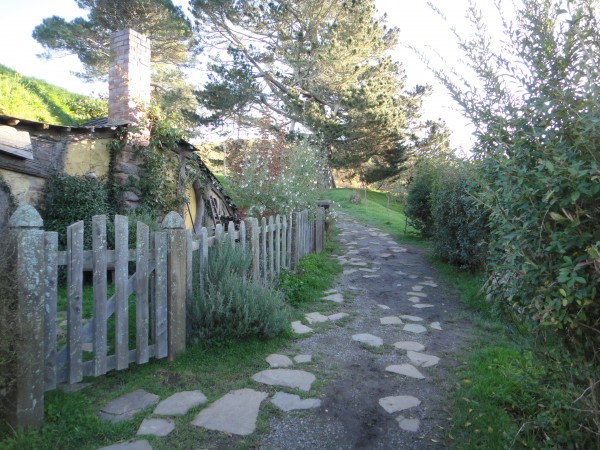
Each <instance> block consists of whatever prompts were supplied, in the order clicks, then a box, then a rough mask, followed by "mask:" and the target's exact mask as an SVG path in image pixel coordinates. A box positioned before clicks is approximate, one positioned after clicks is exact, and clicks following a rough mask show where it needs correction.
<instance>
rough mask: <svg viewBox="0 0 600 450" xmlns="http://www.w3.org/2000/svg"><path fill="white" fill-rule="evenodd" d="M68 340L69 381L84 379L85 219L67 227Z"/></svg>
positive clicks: (76, 381)
mask: <svg viewBox="0 0 600 450" xmlns="http://www.w3.org/2000/svg"><path fill="white" fill-rule="evenodd" d="M67 254H68V261H67V305H68V306H67V342H68V345H69V383H78V382H80V381H81V380H82V379H83V366H82V339H81V328H82V300H83V221H79V222H77V223H74V224H73V225H70V226H69V227H67Z"/></svg>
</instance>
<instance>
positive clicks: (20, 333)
mask: <svg viewBox="0 0 600 450" xmlns="http://www.w3.org/2000/svg"><path fill="white" fill-rule="evenodd" d="M43 224H44V222H43V221H42V218H41V217H40V215H39V213H38V212H37V211H36V210H35V208H33V207H32V206H30V205H23V206H20V207H19V208H18V209H17V210H16V211H15V213H14V214H13V215H12V216H11V218H10V219H9V221H8V226H9V230H10V233H11V234H12V235H13V236H14V237H15V242H16V245H17V267H16V268H17V280H19V283H18V288H17V305H16V306H17V308H16V311H15V313H16V320H15V325H16V330H15V332H16V333H15V334H16V336H17V343H16V345H17V347H16V349H17V352H16V354H17V357H16V387H15V390H14V393H13V398H14V403H13V405H14V406H13V410H12V411H11V412H10V413H9V416H10V417H9V420H10V421H11V423H12V425H13V426H14V427H15V428H17V429H18V430H23V429H26V428H31V427H36V426H39V425H42V423H43V422H44V387H45V386H44V372H45V371H44V365H45V364H44V363H45V354H44V310H45V307H44V280H45V278H46V277H45V270H46V268H45V265H44V254H45V251H44V247H45V242H44V230H42V229H41V228H42V226H43Z"/></svg>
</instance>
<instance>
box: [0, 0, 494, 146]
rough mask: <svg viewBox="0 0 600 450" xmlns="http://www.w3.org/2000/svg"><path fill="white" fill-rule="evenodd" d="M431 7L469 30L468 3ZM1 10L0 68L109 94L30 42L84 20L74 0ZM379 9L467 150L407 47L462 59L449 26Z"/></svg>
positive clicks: (12, 1) (417, 4)
mask: <svg viewBox="0 0 600 450" xmlns="http://www.w3.org/2000/svg"><path fill="white" fill-rule="evenodd" d="M174 3H176V4H179V5H182V6H184V9H187V0H174ZM432 3H433V4H435V5H436V6H438V7H439V8H440V9H442V10H443V11H444V13H445V14H446V15H447V17H448V22H449V23H450V24H452V25H453V26H455V27H457V28H458V29H459V30H460V29H461V28H462V27H464V26H465V20H464V16H465V12H466V9H467V4H468V0H432ZM477 3H478V6H479V7H480V8H481V9H482V10H483V11H484V14H485V15H488V12H489V14H490V16H491V17H495V16H496V15H495V14H494V12H495V10H494V7H493V0H477ZM0 5H2V14H1V15H0V64H3V65H5V66H8V67H10V68H12V69H14V70H16V71H18V72H19V73H21V74H23V75H27V76H34V77H37V78H41V79H43V80H46V81H48V82H49V83H52V84H55V85H58V86H61V87H64V88H66V89H69V90H71V91H74V92H78V93H83V94H92V93H105V92H106V89H107V88H106V86H104V85H102V84H97V83H96V84H88V83H84V82H82V81H81V80H79V79H78V78H76V77H75V76H73V75H72V74H71V72H73V71H80V70H81V65H80V64H79V61H78V60H77V58H75V57H73V56H67V57H61V58H54V59H51V60H44V59H40V58H37V57H36V55H37V54H39V53H42V51H43V49H42V47H41V46H40V45H39V44H38V43H37V42H36V41H35V40H34V39H33V38H32V37H31V33H32V31H33V28H34V27H35V26H36V25H38V24H39V23H41V22H42V20H43V19H44V18H46V17H50V16H52V15H57V16H60V17H63V18H65V19H66V20H71V19H73V18H74V17H77V16H82V15H84V12H83V11H82V10H80V9H79V8H77V5H76V4H75V1H74V0H0ZM376 5H377V9H378V11H379V12H380V13H387V15H388V23H389V24H390V25H392V26H397V27H398V28H399V29H400V45H399V47H398V48H397V50H396V54H395V57H396V59H398V60H399V61H400V62H402V64H403V66H404V69H405V71H406V75H407V77H408V86H409V87H410V86H414V85H415V84H426V83H427V84H430V85H432V86H433V88H434V94H433V95H432V96H431V97H430V98H429V99H428V100H427V102H426V105H425V110H424V117H425V118H431V119H437V118H442V119H444V120H445V121H446V123H447V124H448V126H449V128H450V130H451V131H452V132H453V135H452V145H453V146H455V147H463V148H464V149H468V148H469V146H470V138H469V136H470V126H469V124H468V122H467V121H466V120H465V119H464V118H463V117H462V115H461V114H460V113H459V112H458V111H456V109H455V106H454V103H453V102H452V100H451V99H450V97H449V96H448V94H447V93H446V91H445V89H444V88H443V87H442V86H440V85H439V84H438V83H437V81H436V80H435V78H434V77H433V76H432V74H431V73H430V72H429V70H428V69H427V68H426V67H425V65H424V64H423V63H422V62H421V61H420V60H419V59H418V58H417V57H416V55H414V53H413V52H412V51H411V50H409V49H407V48H405V47H404V45H412V46H415V47H417V48H421V49H423V50H427V47H428V46H430V47H432V48H434V49H435V50H436V51H438V52H439V53H441V54H443V55H445V57H446V59H447V60H448V61H456V60H457V59H459V58H460V57H461V55H460V53H459V52H458V50H457V47H456V43H455V40H454V37H453V36H452V34H451V33H450V31H449V30H448V27H447V25H446V24H445V23H444V22H443V21H442V20H441V19H440V18H439V17H438V16H437V14H435V13H433V12H432V11H431V10H430V8H429V7H428V6H427V0H409V1H402V0H376Z"/></svg>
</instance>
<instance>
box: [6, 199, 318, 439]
mask: <svg viewBox="0 0 600 450" xmlns="http://www.w3.org/2000/svg"><path fill="white" fill-rule="evenodd" d="M324 221H325V217H324V210H323V209H321V208H319V209H318V210H317V213H316V214H314V216H311V214H309V212H308V211H301V212H296V213H292V214H291V215H290V216H289V217H280V216H279V215H278V216H275V217H269V218H262V221H261V222H260V223H259V221H258V219H255V218H247V219H245V220H244V221H242V222H240V224H239V227H237V228H236V227H235V225H234V223H233V222H229V223H228V224H227V226H226V227H223V226H222V225H217V227H216V228H215V230H214V233H210V234H209V230H207V229H206V228H202V230H200V232H199V233H198V234H197V235H192V233H191V232H190V231H189V230H186V229H185V225H184V221H183V219H182V218H181V216H179V215H178V214H177V213H175V212H171V213H169V214H168V215H167V216H166V217H165V218H164V220H163V222H162V227H161V231H156V232H152V233H151V232H150V231H149V228H148V226H147V225H145V224H143V223H141V222H138V223H137V224H136V242H135V244H134V247H133V248H130V247H129V224H128V218H127V217H125V216H119V215H117V216H115V220H114V222H115V227H114V229H115V232H114V248H113V249H109V248H108V236H107V226H106V224H107V218H106V216H103V215H102V216H94V218H93V220H92V231H91V233H92V245H91V249H88V250H86V249H84V223H83V222H82V221H80V222H77V223H74V224H72V225H70V226H69V227H68V228H67V248H66V250H64V251H59V250H58V233H56V232H45V231H43V230H42V225H43V222H42V220H41V218H40V216H39V214H38V212H37V211H36V210H35V209H34V208H33V207H31V206H22V207H20V208H19V209H18V210H17V211H16V212H15V213H14V214H13V215H12V216H11V219H10V221H9V230H10V232H11V233H13V234H14V235H15V236H16V238H17V250H18V251H17V275H18V276H17V280H16V281H17V284H18V289H17V291H18V299H17V317H16V319H17V320H16V325H17V327H18V329H19V330H18V332H19V333H20V336H23V337H25V339H23V343H22V344H20V345H21V348H20V349H19V350H20V351H19V352H18V354H19V357H18V361H17V367H16V369H17V378H18V380H17V388H16V391H15V396H14V398H15V399H16V400H15V402H14V411H13V414H12V415H11V417H10V418H9V419H10V420H11V422H12V423H13V424H14V425H15V426H16V427H17V428H20V429H22V428H26V427H30V426H37V425H39V424H41V423H42V422H43V405H44V401H43V398H44V391H48V390H52V389H55V388H56V386H57V385H58V384H60V383H71V384H72V383H78V382H80V381H81V380H82V379H83V377H86V376H100V375H103V374H105V373H107V372H108V371H111V370H123V369H126V368H127V367H128V366H129V364H132V363H136V364H144V363H146V362H148V361H149V360H150V359H151V358H158V359H161V358H165V357H167V358H169V360H172V359H174V358H175V357H176V356H177V355H178V354H180V353H181V352H183V351H185V338H186V329H185V326H186V304H187V301H188V300H189V299H190V298H191V295H192V286H193V285H194V280H197V282H198V283H199V285H200V286H203V285H204V282H205V277H206V270H207V262H208V255H209V252H210V247H211V246H213V245H214V243H215V241H217V240H218V239H226V240H230V241H231V242H233V243H235V244H236V245H240V246H241V247H242V248H244V249H247V250H248V251H249V252H250V253H251V255H252V265H251V269H250V276H251V277H253V278H254V279H257V280H261V281H263V282H265V283H268V282H270V281H272V280H273V279H275V278H276V277H277V276H278V275H279V274H280V273H281V271H282V270H284V269H287V268H293V267H295V265H296V264H297V263H298V261H299V260H300V259H301V258H302V257H303V256H304V255H306V254H308V253H310V252H320V251H321V250H322V249H323V243H324V234H325V227H324ZM194 253H197V255H198V258H197V260H198V261H199V263H198V265H197V269H196V271H194V264H192V261H193V260H194ZM61 271H65V272H66V280H67V281H66V297H67V298H66V308H65V309H66V320H63V321H61V320H60V317H61V314H62V315H64V314H65V311H59V304H58V284H59V272H61ZM86 273H87V274H88V275H87V278H86ZM111 274H112V280H113V283H112V284H113V285H114V293H112V295H110V296H109V295H108V292H109V286H110V285H109V283H108V279H109V275H111ZM90 276H91V284H92V287H93V289H92V299H91V305H90V304H89V303H90V301H89V300H86V301H85V302H84V298H83V296H84V284H85V281H86V280H87V279H88V278H90ZM88 282H89V281H88ZM132 310H135V313H133V312H132Z"/></svg>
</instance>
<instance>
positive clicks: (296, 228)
mask: <svg viewBox="0 0 600 450" xmlns="http://www.w3.org/2000/svg"><path fill="white" fill-rule="evenodd" d="M299 219H300V214H299V213H297V212H294V213H292V218H291V220H290V227H291V231H292V256H291V268H292V269H294V268H295V267H296V265H297V264H298V260H299V256H298V253H299V251H300V247H299V244H300V223H299Z"/></svg>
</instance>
